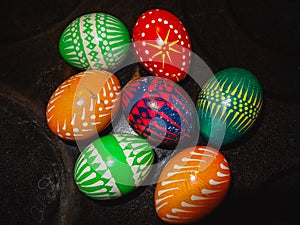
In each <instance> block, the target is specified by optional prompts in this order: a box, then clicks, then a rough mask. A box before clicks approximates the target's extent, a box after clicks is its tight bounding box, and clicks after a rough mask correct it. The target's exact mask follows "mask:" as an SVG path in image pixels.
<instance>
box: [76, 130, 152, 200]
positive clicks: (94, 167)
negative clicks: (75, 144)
mask: <svg viewBox="0 0 300 225" xmlns="http://www.w3.org/2000/svg"><path fill="white" fill-rule="evenodd" d="M153 159H154V152H153V150H152V148H151V146H150V145H149V143H148V142H147V141H146V140H145V139H143V138H141V137H139V136H137V135H132V134H109V135H106V136H103V137H101V138H99V139H97V140H95V141H94V142H92V143H91V144H90V145H89V146H88V147H86V149H84V150H83V151H82V152H81V154H80V156H79V157H78V159H77V161H76V164H75V167H74V179H75V182H76V184H77V186H78V188H79V190H80V191H81V192H82V193H83V194H85V195H86V196H88V197H90V198H93V199H96V200H106V199H114V198H119V197H121V196H124V195H126V194H128V193H130V192H132V191H133V190H135V189H136V188H137V187H139V186H141V185H142V183H143V181H144V180H145V179H146V177H147V176H148V174H149V172H150V170H151V165H152V162H153Z"/></svg>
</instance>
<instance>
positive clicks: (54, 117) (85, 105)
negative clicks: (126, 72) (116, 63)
mask: <svg viewBox="0 0 300 225" xmlns="http://www.w3.org/2000/svg"><path fill="white" fill-rule="evenodd" d="M120 94H121V86H120V82H119V79H118V78H117V77H116V76H115V75H113V74H111V73H109V72H106V71H100V70H87V71H84V72H81V73H78V74H76V75H74V76H72V77H70V78H68V79H67V80H65V81H64V82H63V83H62V84H61V85H59V87H58V88H57V89H56V90H55V91H54V92H53V94H52V95H51V97H50V99H49V101H48V105H47V109H46V118H47V123H48V126H49V128H50V129H51V131H52V132H53V133H54V134H56V135H57V136H59V137H60V138H62V139H65V140H71V141H73V140H84V139H87V138H90V137H92V136H94V135H96V134H97V133H99V132H101V131H102V130H104V129H105V128H106V127H107V126H108V124H109V123H110V122H111V119H112V118H113V117H114V115H115V114H116V111H117V108H118V107H119V97H120Z"/></svg>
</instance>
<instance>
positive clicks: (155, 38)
mask: <svg viewBox="0 0 300 225" xmlns="http://www.w3.org/2000/svg"><path fill="white" fill-rule="evenodd" d="M132 39H133V46H134V50H135V53H136V55H137V58H138V60H139V61H140V62H141V64H142V66H143V67H144V68H145V69H146V70H147V71H148V72H149V73H151V74H153V75H156V76H161V77H165V78H168V79H171V80H173V81H176V82H178V81H181V80H183V79H184V78H185V76H186V74H187V72H188V70H189V67H190V62H191V41H190V37H189V35H188V33H187V31H186V29H185V27H184V26H183V24H182V22H181V21H180V20H179V19H178V17H176V16H175V15H173V14H172V13H170V12H168V11H166V10H162V9H151V10H148V11H146V12H144V13H143V14H142V15H141V16H140V17H139V18H138V20H137V22H136V24H135V26H134V28H133V34H132Z"/></svg>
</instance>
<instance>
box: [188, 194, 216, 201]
mask: <svg viewBox="0 0 300 225" xmlns="http://www.w3.org/2000/svg"><path fill="white" fill-rule="evenodd" d="M210 199H214V198H209V197H202V196H197V195H192V196H191V200H192V201H203V200H210Z"/></svg>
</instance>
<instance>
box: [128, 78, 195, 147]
mask: <svg viewBox="0 0 300 225" xmlns="http://www.w3.org/2000/svg"><path fill="white" fill-rule="evenodd" d="M122 109H123V112H124V115H125V118H126V119H127V121H128V123H129V124H130V126H131V127H132V128H133V130H134V131H135V132H136V133H137V134H138V135H141V136H142V137H144V138H147V139H148V140H149V142H151V143H152V144H157V145H160V144H161V146H162V145H164V146H167V145H168V146H174V145H176V144H178V143H179V142H186V141H187V140H189V139H190V136H191V133H192V132H193V130H194V128H196V127H197V126H196V125H197V124H198V119H197V112H196V109H195V107H194V103H193V102H192V100H191V99H190V97H189V95H188V94H187V93H186V92H185V91H184V90H183V89H182V88H181V87H180V86H179V85H178V84H177V83H176V82H173V81H171V80H169V79H166V78H162V77H155V76H147V77H142V78H138V79H135V80H133V81H131V82H130V83H129V84H128V85H126V86H125V87H124V89H123V91H122ZM196 129H198V128H196Z"/></svg>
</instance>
